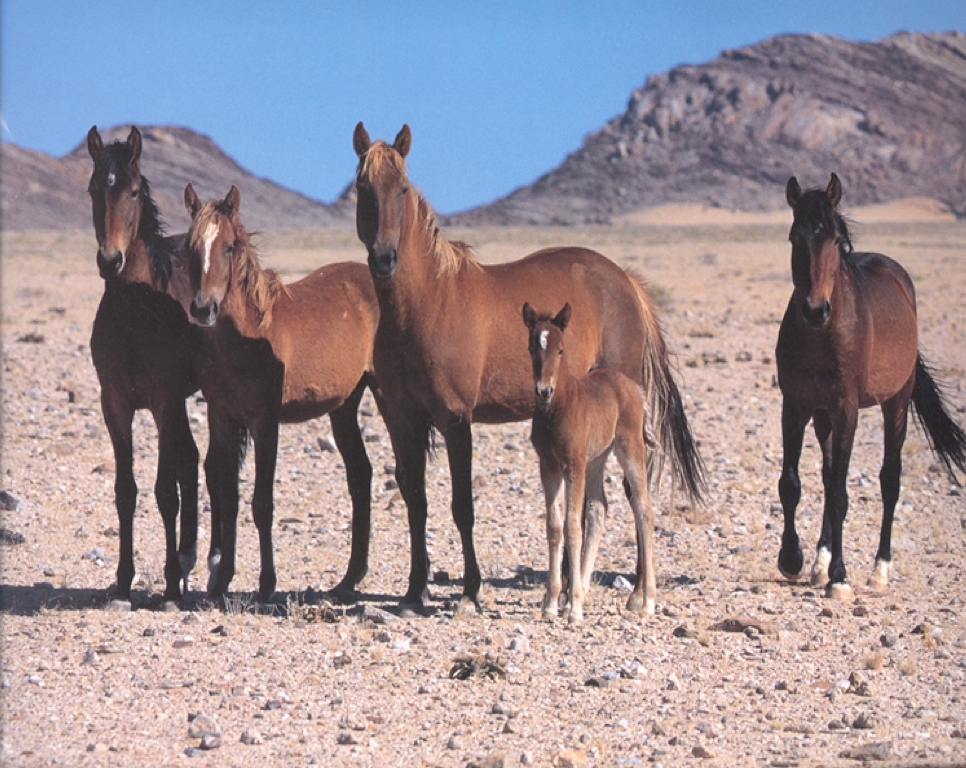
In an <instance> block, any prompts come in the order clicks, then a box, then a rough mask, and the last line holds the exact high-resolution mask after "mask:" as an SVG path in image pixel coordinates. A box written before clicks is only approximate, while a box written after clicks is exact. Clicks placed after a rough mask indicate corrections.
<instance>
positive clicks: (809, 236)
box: [785, 173, 852, 328]
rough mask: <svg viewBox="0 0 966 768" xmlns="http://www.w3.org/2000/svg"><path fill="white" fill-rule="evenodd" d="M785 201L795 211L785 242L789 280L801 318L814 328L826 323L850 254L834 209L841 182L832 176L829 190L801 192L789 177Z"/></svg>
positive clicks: (846, 233)
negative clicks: (787, 243) (788, 248)
mask: <svg viewBox="0 0 966 768" xmlns="http://www.w3.org/2000/svg"><path fill="white" fill-rule="evenodd" d="M785 199H786V200H787V201H788V205H789V206H791V208H792V210H793V211H794V221H793V222H792V228H791V231H790V232H789V233H788V239H789V241H791V244H792V281H793V282H794V284H795V296H796V299H797V301H798V304H799V307H800V309H801V313H802V317H803V318H804V319H805V321H806V322H807V323H808V324H809V325H810V326H812V327H813V328H822V327H824V326H825V325H827V324H828V322H829V318H830V316H831V314H832V294H833V292H834V290H835V282H836V278H837V276H838V274H839V270H840V268H841V265H842V257H843V256H844V255H845V254H847V253H850V252H851V251H852V241H851V237H850V234H849V229H848V226H847V225H846V223H845V220H844V219H843V218H842V216H841V215H839V213H838V211H837V210H836V208H837V207H838V204H839V201H841V199H842V183H841V182H840V181H839V177H838V176H836V175H835V174H834V173H833V174H832V179H831V181H829V183H828V187H827V188H826V189H824V190H822V189H810V190H808V191H807V192H802V188H801V187H800V186H798V180H797V179H796V178H795V177H794V176H792V177H791V178H790V179H789V180H788V184H787V186H786V187H785Z"/></svg>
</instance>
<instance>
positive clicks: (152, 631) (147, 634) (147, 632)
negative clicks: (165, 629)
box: [141, 627, 156, 637]
mask: <svg viewBox="0 0 966 768" xmlns="http://www.w3.org/2000/svg"><path fill="white" fill-rule="evenodd" d="M155 631H156V630H155V629H154V627H145V628H144V631H143V632H142V633H141V637H154V635H155Z"/></svg>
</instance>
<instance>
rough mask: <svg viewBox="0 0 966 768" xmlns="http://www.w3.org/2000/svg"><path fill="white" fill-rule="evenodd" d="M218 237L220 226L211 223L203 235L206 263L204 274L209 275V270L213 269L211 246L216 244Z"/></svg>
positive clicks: (203, 267)
mask: <svg viewBox="0 0 966 768" xmlns="http://www.w3.org/2000/svg"><path fill="white" fill-rule="evenodd" d="M216 237H218V225H217V224H216V223H215V222H213V221H210V222H208V226H207V227H205V234H204V235H203V239H204V243H205V261H204V264H203V265H202V269H203V270H204V273H205V274H206V275H207V274H208V270H209V269H211V244H212V243H213V242H215V238H216Z"/></svg>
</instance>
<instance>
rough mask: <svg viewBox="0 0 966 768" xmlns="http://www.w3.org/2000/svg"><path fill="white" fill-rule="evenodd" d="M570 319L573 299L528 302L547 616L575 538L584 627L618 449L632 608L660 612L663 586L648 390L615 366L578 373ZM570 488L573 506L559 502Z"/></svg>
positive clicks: (576, 615) (572, 603) (575, 616)
mask: <svg viewBox="0 0 966 768" xmlns="http://www.w3.org/2000/svg"><path fill="white" fill-rule="evenodd" d="M570 315H571V310H570V304H564V306H563V309H561V310H560V312H558V313H557V314H556V315H551V314H537V313H536V312H535V311H534V309H533V308H532V307H531V306H530V305H529V304H524V305H523V322H524V324H525V325H526V327H527V329H528V330H529V332H530V339H529V350H530V360H531V362H532V365H533V383H534V394H535V397H536V409H535V410H534V413H533V431H532V434H531V436H530V442H531V443H533V447H534V449H535V450H536V452H537V456H539V457H540V480H541V482H542V484H543V492H544V496H545V497H546V507H547V544H548V547H549V550H550V559H549V567H548V569H547V593H546V596H545V597H544V601H543V615H544V618H553V617H555V616H556V615H557V609H558V604H557V603H558V600H559V598H560V593H561V587H562V581H561V566H562V564H563V554H564V542H565V540H566V551H567V555H568V560H569V568H568V571H569V573H568V574H567V576H568V579H567V581H568V582H569V588H568V590H567V591H568V597H569V600H568V604H569V616H568V621H569V622H570V623H576V622H580V621H581V620H582V619H583V601H584V597H585V595H586V594H587V592H588V591H589V590H590V583H591V581H590V580H591V576H592V575H593V571H594V560H595V559H596V557H597V548H598V545H599V544H600V537H601V534H602V533H603V530H604V529H603V524H604V516H605V514H606V511H607V494H606V493H604V469H605V467H606V465H607V459H608V458H609V457H610V455H611V453H613V454H614V455H616V456H617V460H618V462H620V465H621V469H623V470H624V483H625V487H626V488H627V498H628V500H629V501H630V504H631V509H632V510H633V511H634V528H635V531H636V534H637V544H638V548H637V573H638V579H637V586H636V588H635V589H634V591H633V592H632V593H631V596H630V598H629V599H628V601H627V608H628V610H632V611H643V612H644V613H646V614H653V613H654V601H655V600H656V599H657V584H656V580H655V578H654V512H653V510H652V508H651V501H650V497H649V495H648V492H647V469H646V466H645V465H646V456H647V453H646V447H645V438H644V435H645V434H646V431H647V404H646V403H645V402H644V393H643V391H642V390H641V388H640V386H638V385H637V384H636V383H634V381H632V380H631V379H629V378H627V376H625V375H624V374H623V373H621V372H620V371H618V370H616V369H614V368H598V369H596V370H591V371H588V372H587V373H586V374H585V375H584V376H581V377H579V378H578V377H576V376H571V375H570V371H569V361H568V350H569V346H570V345H569V343H565V339H564V332H565V331H566V330H567V327H568V325H569V323H570ZM567 338H568V339H569V335H568V337H567ZM561 486H563V490H564V505H563V506H564V509H561V505H560V498H559V497H560V490H561ZM585 488H586V491H585ZM585 493H586V495H587V504H586V507H585V506H584V494H585Z"/></svg>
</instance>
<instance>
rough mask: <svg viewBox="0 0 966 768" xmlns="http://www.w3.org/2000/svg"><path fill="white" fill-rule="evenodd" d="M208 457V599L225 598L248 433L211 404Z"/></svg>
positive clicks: (232, 563)
mask: <svg viewBox="0 0 966 768" xmlns="http://www.w3.org/2000/svg"><path fill="white" fill-rule="evenodd" d="M208 430H209V437H208V454H207V456H206V457H205V473H206V475H207V477H208V492H209V494H210V496H211V548H210V550H209V555H208V595H209V597H212V598H222V599H223V598H224V597H225V596H226V594H227V593H228V585H229V584H231V580H232V579H233V578H234V576H235V547H236V542H237V538H238V470H239V464H240V462H241V456H242V448H243V445H242V441H243V440H246V439H247V433H245V431H244V430H243V429H242V428H241V426H240V425H239V424H238V422H236V421H234V420H233V419H231V418H230V417H228V416H227V415H225V414H222V413H221V411H220V409H218V408H217V406H216V404H215V403H213V402H211V400H209V403H208Z"/></svg>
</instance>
